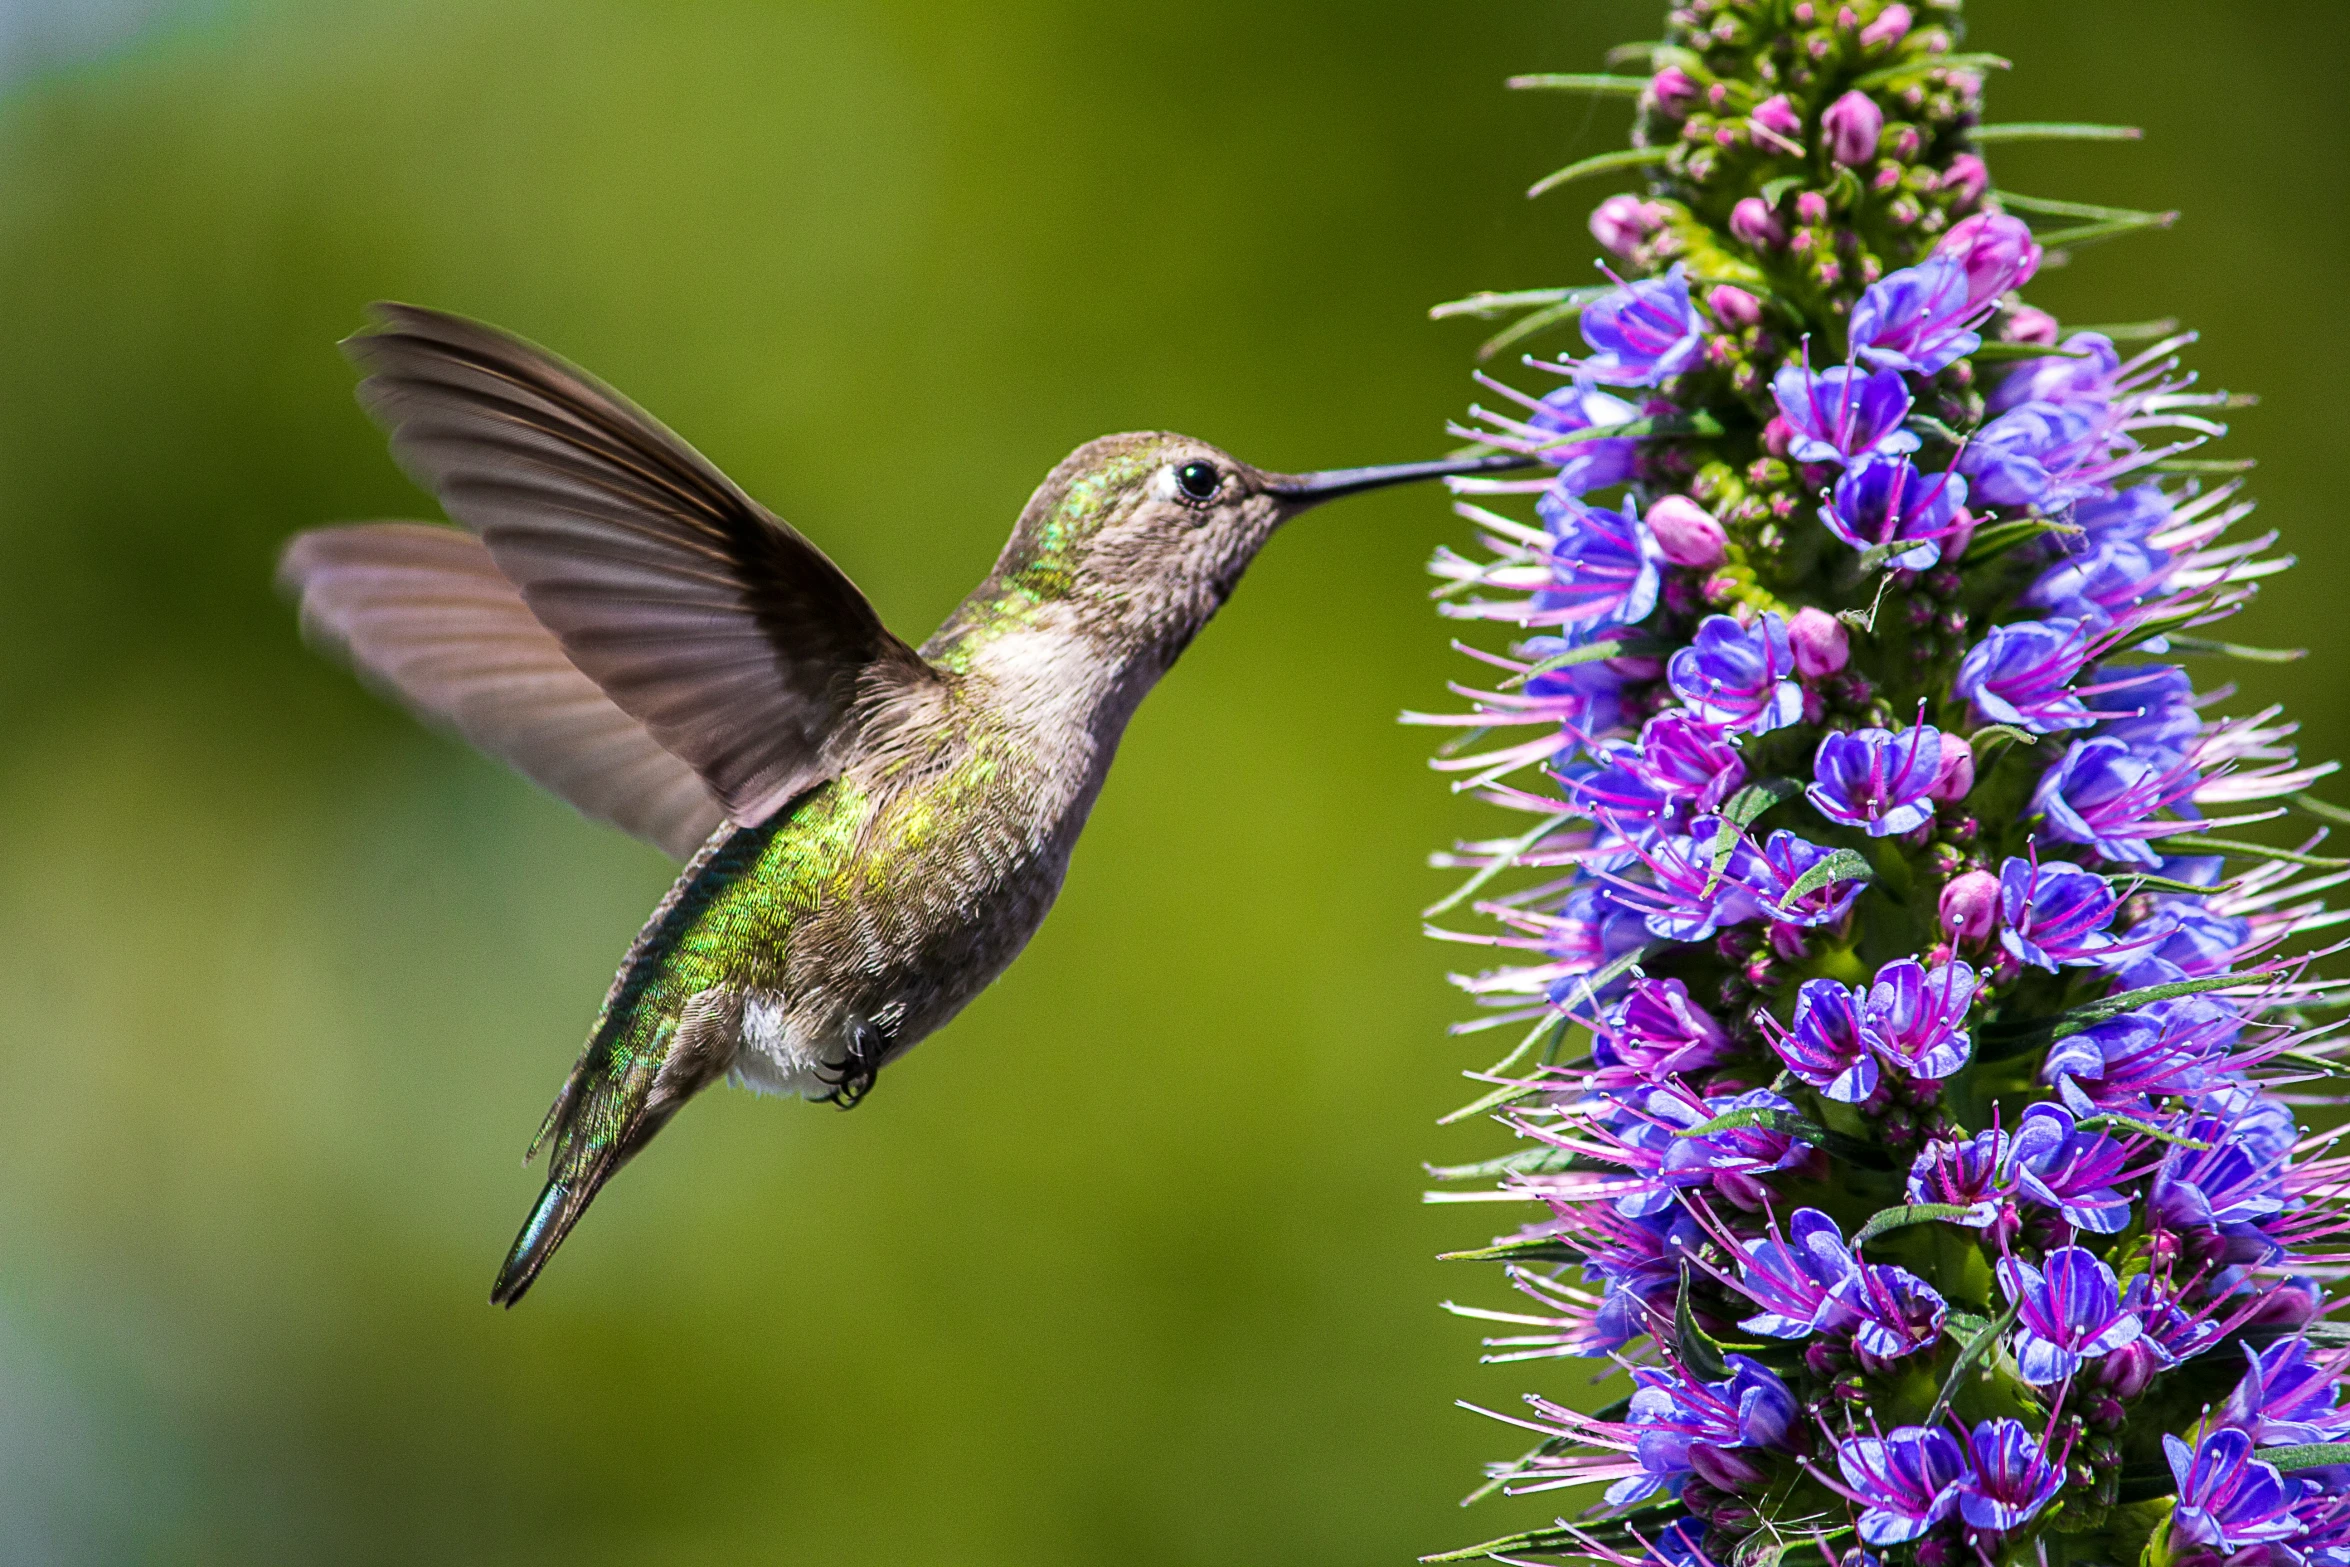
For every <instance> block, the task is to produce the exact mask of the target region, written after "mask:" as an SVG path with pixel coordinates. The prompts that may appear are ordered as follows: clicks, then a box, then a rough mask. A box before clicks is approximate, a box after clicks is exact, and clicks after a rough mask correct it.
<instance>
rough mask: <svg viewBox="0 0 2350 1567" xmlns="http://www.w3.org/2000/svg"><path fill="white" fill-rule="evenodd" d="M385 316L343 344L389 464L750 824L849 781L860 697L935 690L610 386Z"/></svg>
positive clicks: (518, 343) (497, 340)
mask: <svg viewBox="0 0 2350 1567" xmlns="http://www.w3.org/2000/svg"><path fill="white" fill-rule="evenodd" d="M376 308H377V312H378V316H379V320H380V322H381V325H380V326H379V328H378V329H377V330H375V331H373V332H369V333H365V334H362V335H361V336H358V337H354V338H352V339H351V340H350V341H349V342H348V343H346V344H345V345H344V348H345V351H346V352H348V353H349V354H350V356H351V358H352V360H353V361H354V362H355V363H357V364H358V365H359V366H360V368H361V369H362V370H364V371H365V372H366V379H365V380H364V381H363V382H361V384H360V387H359V400H360V402H361V403H362V404H363V405H364V406H365V407H366V408H367V410H368V412H369V413H370V414H372V415H373V416H374V417H375V419H376V420H377V422H378V423H380V424H382V425H383V426H384V427H385V429H387V430H388V431H390V432H391V437H392V451H393V453H394V455H395V456H397V457H398V458H399V459H400V461H401V463H402V465H403V466H405V467H406V468H407V469H408V471H409V472H410V473H411V474H412V475H414V476H415V477H416V479H417V480H418V482H420V483H422V484H423V485H425V486H426V487H427V488H429V489H430V490H432V491H433V493H434V494H436V495H438V496H439V497H440V500H441V504H442V505H443V506H445V507H447V508H448V511H449V515H450V516H452V517H454V518H456V519H457V520H458V521H459V522H462V523H464V524H465V525H466V526H468V527H470V528H473V529H475V530H476V531H477V532H479V533H480V534H481V537H482V542H483V543H484V544H486V545H487V546H488V547H489V553H490V557H491V559H493V560H494V561H496V562H497V565H498V569H499V570H500V571H501V572H503V573H504V574H505V576H506V577H507V578H508V579H509V580H510V581H512V582H513V584H514V585H515V586H516V587H517V588H519V589H520V590H521V593H522V597H523V601H524V602H525V603H527V604H528V605H529V606H530V610H531V613H532V614H533V615H535V616H537V617H538V619H539V621H540V622H541V623H542V624H543V625H545V626H546V628H547V629H548V630H549V631H551V632H553V633H554V634H555V637H556V639H557V640H558V641H560V642H561V643H562V644H563V650H564V652H565V653H567V654H568V655H569V656H570V659H571V662H572V663H573V664H575V665H577V666H578V667H579V668H580V670H581V671H582V672H584V673H585V674H586V675H587V676H588V677H589V678H590V679H591V680H593V681H595V683H596V684H597V685H598V686H600V687H601V688H602V689H603V691H604V694H605V695H607V696H609V697H610V698H611V699H612V701H613V702H614V703H615V704H617V705H618V706H619V707H620V708H621V710H622V711H624V712H627V713H629V714H632V715H634V716H635V717H636V718H638V719H639V720H641V721H642V722H643V723H644V726H645V727H646V728H647V729H648V730H650V731H651V732H652V735H653V738H654V739H656V740H658V741H659V742H660V743H661V745H662V746H663V747H664V748H666V749H667V750H669V751H671V752H673V753H674V754H676V755H677V756H680V757H683V758H684V759H685V760H686V761H687V762H689V763H691V764H692V765H693V768H694V770H695V771H696V772H698V773H700V774H701V776H702V778H703V780H704V781H705V782H707V783H708V784H709V785H710V788H711V789H712V791H714V792H715V793H716V794H717V796H718V798H719V799H720V800H722V801H723V802H725V805H726V810H727V814H728V815H729V816H731V817H733V818H734V820H736V821H737V822H740V823H742V824H743V825H745V826H757V825H758V824H759V823H761V822H763V821H765V820H766V819H767V818H768V817H769V816H771V815H772V814H774V812H775V811H776V810H778V809H779V808H781V807H782V806H783V805H784V803H785V802H787V801H789V800H790V799H792V798H793V797H794V796H796V795H798V794H800V793H802V792H804V791H806V790H807V789H809V788H811V787H813V786H814V785H815V784H818V783H820V782H822V781H823V780H824V779H826V778H828V777H831V776H832V775H833V774H834V773H835V772H837V771H838V769H839V755H840V752H841V751H842V750H843V749H844V748H845V742H846V740H847V738H848V734H849V731H850V730H851V729H853V727H854V721H855V719H856V717H857V714H858V713H859V711H861V709H860V706H859V704H860V703H861V702H866V701H873V702H878V701H881V700H885V699H886V698H888V697H889V696H891V695H894V694H897V693H899V692H903V691H906V690H908V689H909V688H912V687H916V686H921V685H925V684H929V683H932V682H935V681H936V680H937V678H938V677H937V675H936V673H935V672H934V671H933V670H932V669H931V668H930V667H929V666H928V665H927V664H925V663H924V662H923V661H922V659H921V657H920V655H918V654H916V653H915V651H914V650H913V649H912V648H910V647H908V646H906V644H905V643H903V642H901V641H900V640H898V638H896V637H894V636H892V635H891V634H890V632H889V630H888V628H886V627H885V626H883V625H882V623H881V618H880V617H879V616H878V615H876V614H875V613H874V611H873V606H872V605H871V604H869V603H867V602H866V601H865V596H864V595H863V594H862V593H860V592H858V591H857V587H856V584H855V583H853V582H851V581H849V579H848V578H847V577H846V576H845V575H843V574H842V572H841V570H840V568H839V567H837V566H835V565H833V563H832V562H831V561H829V560H827V559H825V558H824V555H823V552H822V551H820V550H818V549H817V548H816V546H814V545H813V544H810V543H809V542H808V541H807V540H806V539H804V538H802V537H800V535H799V534H797V533H795V532H793V531H792V530H791V529H790V528H789V527H787V526H785V525H784V523H782V522H781V521H780V520H778V519H777V518H776V517H774V516H773V515H771V514H770V513H769V512H768V511H767V510H766V509H765V508H763V507H761V506H760V505H759V504H758V503H757V502H756V501H753V500H752V499H751V498H750V497H749V496H747V495H745V494H743V492H742V491H741V490H739V489H737V488H735V486H734V484H733V483H732V481H730V480H729V479H728V478H727V477H726V476H725V475H724V474H722V473H720V472H719V471H718V470H717V469H716V468H715V467H713V466H711V464H710V463H709V462H707V461H705V460H704V459H703V457H702V456H701V454H700V453H698V452H696V451H695V450H694V449H693V448H692V447H690V446H688V445H686V444H685V442H683V441H681V440H679V439H678V438H677V437H676V436H675V435H673V434H671V433H670V432H669V431H668V430H666V429H664V428H662V426H661V425H659V424H658V423H656V422H655V421H654V420H653V419H652V418H651V417H650V416H648V415H647V414H645V413H644V412H642V411H641V410H639V409H638V408H636V407H635V406H634V405H633V404H631V403H629V402H628V401H627V400H626V399H624V398H622V397H621V396H620V395H619V394H618V393H616V392H614V391H612V390H611V389H609V388H608V387H605V386H603V385H602V384H600V383H599V382H597V381H595V380H593V379H592V378H590V377H589V376H587V375H586V374H584V373H582V372H581V371H579V370H576V369H573V368H572V367H571V366H569V365H567V364H565V363H563V362H562V361H561V360H559V359H557V358H555V357H554V356H553V355H551V354H548V353H546V352H545V351H544V350H542V349H539V348H535V347H533V346H532V345H530V344H528V343H525V342H523V341H522V340H521V339H519V338H515V337H510V336H508V335H507V334H505V333H503V332H499V331H497V330H495V329H494V328H491V327H486V326H482V325H480V324H479V323H476V322H472V321H467V320H464V319H462V318H460V317H456V316H450V315H443V314H441V313H439V312H437V311H430V310H420V309H417V308H415V307H413V306H408V305H379V306H378V307H376Z"/></svg>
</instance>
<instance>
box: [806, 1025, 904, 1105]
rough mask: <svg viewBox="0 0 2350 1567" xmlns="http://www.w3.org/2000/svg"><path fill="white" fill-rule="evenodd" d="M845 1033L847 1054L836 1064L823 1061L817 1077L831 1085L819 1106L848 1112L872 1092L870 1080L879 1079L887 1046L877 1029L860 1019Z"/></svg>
mask: <svg viewBox="0 0 2350 1567" xmlns="http://www.w3.org/2000/svg"><path fill="white" fill-rule="evenodd" d="M846 1032H847V1034H848V1053H847V1054H846V1055H845V1056H843V1057H842V1058H841V1059H840V1060H839V1061H837V1062H835V1061H827V1062H826V1063H825V1064H824V1065H823V1066H822V1067H820V1068H819V1069H818V1070H817V1076H818V1077H820V1078H821V1079H823V1081H825V1082H827V1083H829V1084H831V1085H832V1092H831V1093H829V1094H825V1095H823V1096H822V1099H821V1102H822V1103H824V1104H831V1105H838V1106H840V1108H842V1109H843V1110H851V1109H854V1108H856V1105H857V1102H858V1101H859V1100H861V1099H863V1098H864V1097H865V1096H866V1095H867V1094H869V1093H871V1092H872V1091H873V1080H874V1079H875V1078H876V1077H879V1076H880V1075H881V1057H882V1055H883V1053H884V1052H885V1051H886V1050H888V1048H889V1043H888V1041H887V1040H885V1039H883V1038H882V1037H881V1030H880V1029H878V1028H875V1027H874V1026H873V1025H872V1024H871V1023H868V1022H866V1021H865V1020H864V1019H863V1018H851V1019H850V1020H849V1026H848V1028H847V1030H846Z"/></svg>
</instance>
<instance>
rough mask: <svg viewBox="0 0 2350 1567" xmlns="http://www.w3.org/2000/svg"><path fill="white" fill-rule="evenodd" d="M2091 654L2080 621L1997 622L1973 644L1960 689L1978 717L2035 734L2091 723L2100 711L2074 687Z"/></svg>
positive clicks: (1962, 665) (1960, 674) (1963, 667)
mask: <svg viewBox="0 0 2350 1567" xmlns="http://www.w3.org/2000/svg"><path fill="white" fill-rule="evenodd" d="M2088 658H2089V633H2088V631H2087V629H2086V628H2085V627H2083V626H2082V625H2081V624H2080V623H2079V622H2077V621H2071V620H2050V621H2038V620H2019V621H2016V622H2014V623H2012V624H2010V625H2005V626H1994V627H1992V628H1991V634H1990V635H1989V636H1987V637H1985V638H1984V639H1983V640H1982V641H1980V642H1978V643H1976V644H1975V645H1974V646H1973V647H1971V648H1969V649H1968V650H1967V655H1966V658H1965V659H1964V660H1963V661H1961V662H1960V664H1959V666H1958V684H1957V691H1958V694H1959V695H1960V696H1963V697H1965V698H1966V699H1967V700H1968V701H1969V702H1971V703H1973V704H1974V711H1975V714H1976V716H1977V717H1978V718H1981V719H1983V720H1985V721H1986V722H1990V723H2000V724H2013V725H2014V726H2015V727H2016V728H2018V729H2023V730H2027V731H2029V732H2030V733H2032V734H2036V735H2044V734H2048V733H2050V732H2051V731H2054V730H2058V729H2086V728H2087V727H2088V726H2089V725H2091V724H2093V723H2095V722H2096V721H2097V719H2096V715H2094V714H2092V713H2091V712H2090V711H2089V710H2088V709H2087V708H2086V707H2084V706H2082V704H2081V700H2080V698H2079V697H2077V696H2075V695H2074V694H2073V692H2072V690H2071V686H2072V682H2073V678H2074V677H2075V676H2076V675H2078V674H2079V673H2080V672H2081V666H2082V665H2083V664H2085V663H2087V662H2088Z"/></svg>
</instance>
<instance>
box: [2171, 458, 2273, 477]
mask: <svg viewBox="0 0 2350 1567" xmlns="http://www.w3.org/2000/svg"><path fill="white" fill-rule="evenodd" d="M2148 466H2149V467H2150V468H2151V469H2153V471H2154V472H2156V473H2250V472H2251V471H2252V470H2253V469H2255V468H2257V467H2259V466H2260V459H2259V458H2257V457H2165V458H2163V459H2162V460H2161V461H2160V462H2157V463H2150V464H2148Z"/></svg>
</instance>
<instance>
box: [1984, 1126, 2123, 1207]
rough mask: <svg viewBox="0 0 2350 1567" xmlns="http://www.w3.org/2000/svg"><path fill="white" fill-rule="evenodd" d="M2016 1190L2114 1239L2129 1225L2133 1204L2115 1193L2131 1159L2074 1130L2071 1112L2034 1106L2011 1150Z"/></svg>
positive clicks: (2111, 1144) (2118, 1149)
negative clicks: (2115, 1186) (2116, 1183)
mask: <svg viewBox="0 0 2350 1567" xmlns="http://www.w3.org/2000/svg"><path fill="white" fill-rule="evenodd" d="M2007 1156H2008V1168H2009V1170H2010V1172H2011V1173H2012V1174H2013V1175H2014V1177H2015V1184H2016V1188H2017V1190H2019V1191H2020V1192H2022V1193H2023V1195H2024V1196H2026V1197H2028V1198H2030V1199H2031V1200H2032V1201H2034V1202H2036V1203H2040V1204H2042V1205H2043V1206H2045V1207H2050V1208H2054V1209H2056V1210H2058V1211H2059V1212H2061V1213H2062V1214H2063V1215H2064V1219H2065V1222H2066V1223H2067V1224H2070V1225H2073V1226H2075V1227H2076V1228H2078V1229H2084V1230H2090V1231H2094V1232H2095V1233H2097V1234H2099V1235H2112V1234H2114V1233H2116V1232H2117V1231H2119V1230H2121V1229H2123V1228H2125V1227H2126V1226H2127V1225H2128V1224H2129V1222H2130V1200H2129V1199H2128V1198H2127V1197H2124V1196H2123V1195H2122V1194H2121V1193H2120V1192H2119V1191H2117V1190H2115V1189H2114V1185H2113V1183H2114V1182H2115V1181H2116V1180H2117V1179H2119V1178H2120V1177H2121V1175H2122V1166H2123V1165H2125V1164H2126V1163H2128V1162H2129V1161H2128V1155H2127V1154H2125V1153H2124V1152H2123V1150H2122V1148H2121V1145H2120V1144H2118V1143H2116V1142H2114V1141H2113V1139H2111V1138H2109V1137H2100V1136H2098V1135H2096V1134H2095V1133H2090V1132H2082V1131H2078V1130H2076V1129H2075V1127H2074V1124H2073V1117H2072V1112H2070V1111H2068V1110H2066V1109H2065V1108H2064V1107H2063V1106H2061V1105H2052V1104H2036V1105H2033V1106H2031V1107H2030V1108H2028V1109H2026V1110H2025V1111H2024V1118H2023V1120H2022V1121H2020V1122H2018V1123H2017V1125H2016V1129H2015V1137H2014V1140H2013V1141H2012V1142H2011V1143H2010V1144H2009V1146H2008V1155H2007Z"/></svg>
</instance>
